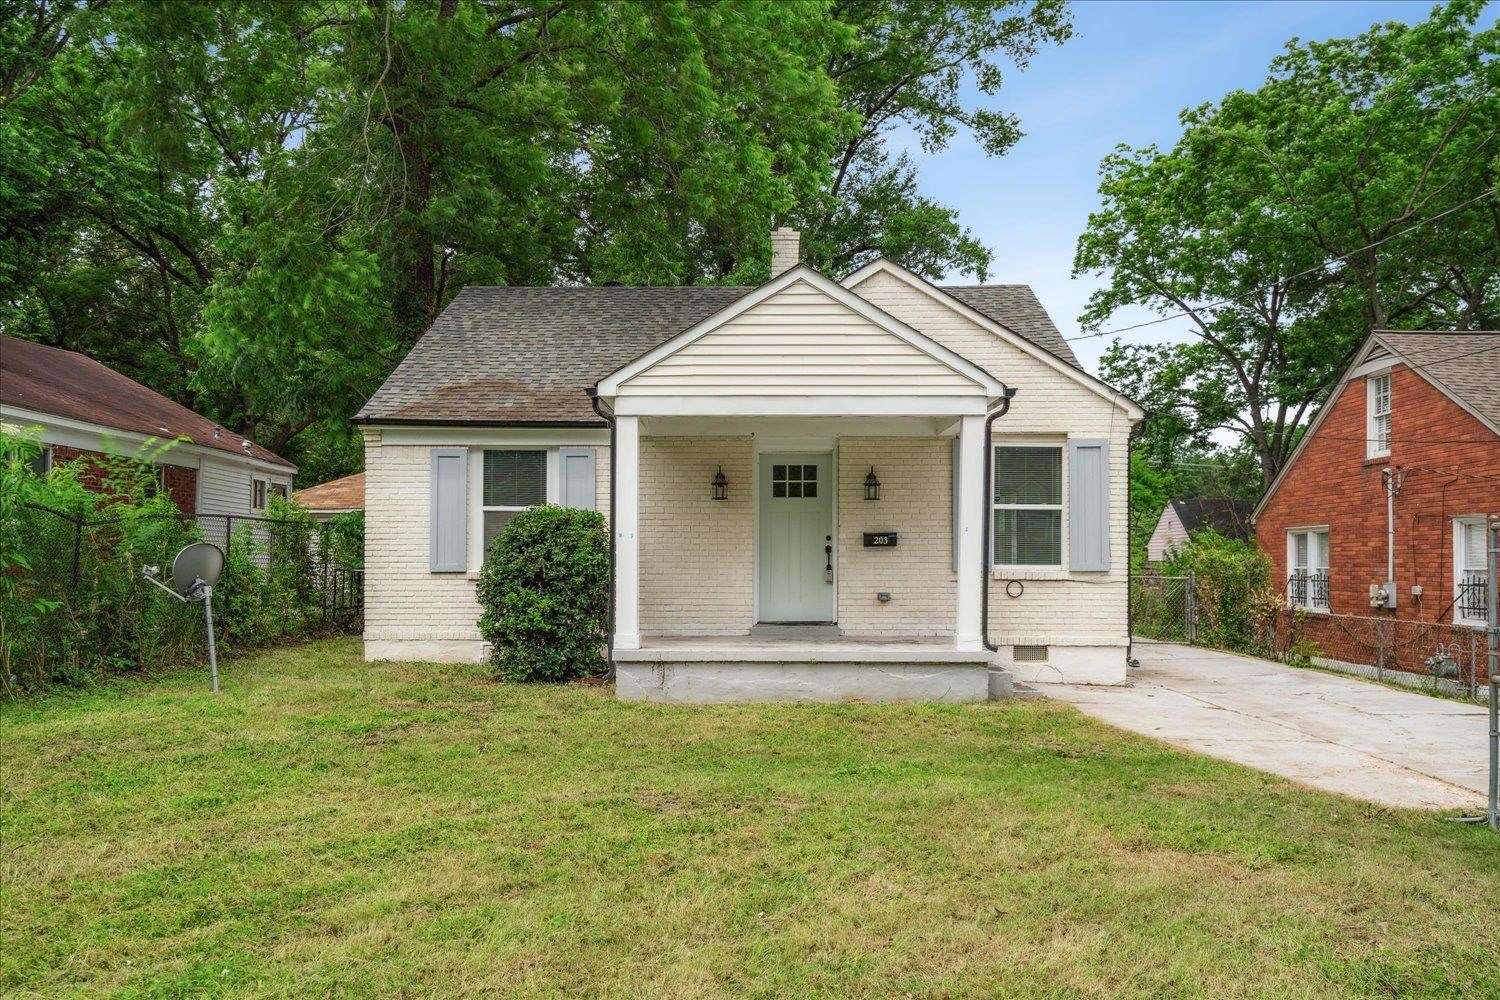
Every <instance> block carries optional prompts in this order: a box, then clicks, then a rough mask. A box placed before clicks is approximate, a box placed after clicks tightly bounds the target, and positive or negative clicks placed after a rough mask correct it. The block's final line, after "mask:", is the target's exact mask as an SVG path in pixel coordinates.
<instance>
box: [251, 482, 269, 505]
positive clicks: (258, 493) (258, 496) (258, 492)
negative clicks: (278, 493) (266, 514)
mask: <svg viewBox="0 0 1500 1000" xmlns="http://www.w3.org/2000/svg"><path fill="white" fill-rule="evenodd" d="M257 500H258V501H259V504H257V503H256V501H257ZM270 502H271V484H270V482H269V481H268V480H266V479H263V478H261V477H260V476H251V477H250V510H251V511H252V512H255V511H263V510H265V509H266V505H267V504H269V503H270Z"/></svg>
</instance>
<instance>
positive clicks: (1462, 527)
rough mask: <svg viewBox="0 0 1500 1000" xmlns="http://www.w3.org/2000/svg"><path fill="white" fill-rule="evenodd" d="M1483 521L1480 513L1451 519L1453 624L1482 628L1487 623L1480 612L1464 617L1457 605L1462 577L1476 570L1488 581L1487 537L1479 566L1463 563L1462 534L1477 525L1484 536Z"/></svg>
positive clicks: (1481, 535)
mask: <svg viewBox="0 0 1500 1000" xmlns="http://www.w3.org/2000/svg"><path fill="white" fill-rule="evenodd" d="M1485 523H1486V522H1485V518H1484V517H1483V516H1482V515H1466V516H1463V517H1455V518H1454V519H1453V624H1455V625H1472V626H1474V627H1476V628H1484V627H1485V626H1487V625H1488V624H1489V622H1487V621H1486V620H1485V616H1484V615H1482V614H1481V615H1480V616H1479V617H1478V618H1468V617H1465V616H1464V615H1463V614H1462V613H1461V610H1460V608H1459V606H1458V588H1459V587H1460V586H1461V585H1462V584H1463V578H1464V577H1465V576H1466V575H1469V574H1472V573H1476V572H1477V573H1479V574H1480V575H1481V576H1484V577H1485V578H1486V581H1485V582H1486V583H1488V577H1489V558H1488V552H1487V551H1486V550H1487V549H1488V548H1489V539H1488V538H1485V539H1484V542H1485V544H1484V547H1483V548H1482V549H1481V551H1482V552H1485V556H1484V558H1483V559H1482V560H1481V562H1480V565H1479V568H1478V569H1477V570H1476V569H1473V568H1469V567H1466V566H1465V565H1464V557H1465V551H1464V548H1465V546H1464V535H1465V534H1466V533H1467V530H1468V528H1469V527H1471V526H1475V525H1477V526H1478V527H1479V530H1480V537H1481V538H1484V534H1483V533H1484V528H1485Z"/></svg>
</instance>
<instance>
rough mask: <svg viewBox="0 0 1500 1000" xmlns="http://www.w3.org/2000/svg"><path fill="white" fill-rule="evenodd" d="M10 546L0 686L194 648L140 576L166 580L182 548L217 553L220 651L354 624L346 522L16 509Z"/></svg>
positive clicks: (356, 527)
mask: <svg viewBox="0 0 1500 1000" xmlns="http://www.w3.org/2000/svg"><path fill="white" fill-rule="evenodd" d="M11 517H12V520H13V522H14V527H15V528H16V529H17V530H16V531H15V532H14V534H13V535H12V536H11V537H12V538H14V539H15V540H16V549H17V551H16V552H14V553H12V554H11V555H12V557H13V558H11V559H9V560H8V563H9V564H10V565H9V568H8V569H7V570H6V576H5V579H4V580H3V581H0V583H3V584H4V586H3V587H0V689H3V690H16V689H18V688H35V687H40V686H43V685H47V684H51V683H57V682H63V683H67V682H71V681H74V680H77V679H81V678H83V677H85V676H88V675H90V674H97V673H99V672H102V671H110V670H130V669H142V668H146V667H151V666H156V665H161V664H168V663H173V662H184V661H187V660H190V659H191V658H192V657H193V656H195V655H196V654H195V652H194V651H195V650H196V649H197V644H198V643H199V642H200V641H201V636H200V634H199V633H200V632H201V621H200V620H199V618H198V616H196V615H194V613H193V609H188V608H185V607H184V606H182V605H178V604H176V603H175V602H172V601H164V600H161V599H160V595H159V594H157V593H155V592H154V591H153V590H152V588H150V587H148V586H145V585H143V582H142V580H141V570H142V567H144V566H148V565H151V566H157V567H159V568H160V571H161V573H162V574H163V575H164V576H165V575H168V574H170V571H171V563H172V558H173V556H174V555H175V554H176V552H177V551H178V550H179V549H180V548H181V547H182V546H183V545H185V544H187V543H189V542H193V541H206V542H212V543H213V544H215V545H217V546H219V547H220V548H221V549H223V550H224V552H225V567H224V573H223V576H222V577H221V578H220V581H219V584H218V585H217V586H216V587H215V588H214V589H215V601H214V603H215V607H214V612H215V614H214V617H215V620H216V623H217V624H219V626H220V630H219V631H220V635H221V637H223V638H224V639H225V640H226V642H227V644H228V645H230V646H234V645H240V646H255V645H261V644H265V643H268V642H275V641H279V640H286V639H293V638H300V637H304V636H310V635H317V634H332V633H342V632H350V631H358V630H359V629H360V628H361V627H362V626H363V613H364V541H363V530H362V525H361V524H359V523H358V522H357V521H352V522H351V521H338V520H333V521H327V522H319V521H314V520H312V519H311V518H308V517H305V516H304V517H302V518H298V519H281V518H274V517H251V516H240V515H223V514H202V515H180V514H175V513H164V512H162V511H160V510H141V509H126V510H124V511H123V512H121V513H119V514H117V515H113V516H105V517H101V516H98V515H97V514H93V515H81V514H72V513H68V512H66V511H63V510H58V509H55V508H52V507H48V506H45V505H42V504H38V503H29V502H28V503H21V504H18V505H16V507H15V508H14V509H13V511H12V514H11Z"/></svg>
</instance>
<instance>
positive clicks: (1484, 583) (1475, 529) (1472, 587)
mask: <svg viewBox="0 0 1500 1000" xmlns="http://www.w3.org/2000/svg"><path fill="white" fill-rule="evenodd" d="M1485 541H1486V539H1485V537H1484V518H1482V517H1460V518H1455V519H1454V521H1453V587H1454V602H1453V620H1454V621H1456V622H1467V623H1469V624H1474V625H1483V624H1486V623H1487V621H1488V612H1487V611H1486V609H1485V603H1486V602H1487V601H1488V600H1489V596H1488V593H1489V562H1488V554H1487V553H1486V552H1485Z"/></svg>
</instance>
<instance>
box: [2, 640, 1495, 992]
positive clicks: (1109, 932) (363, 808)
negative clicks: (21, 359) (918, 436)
mask: <svg viewBox="0 0 1500 1000" xmlns="http://www.w3.org/2000/svg"><path fill="white" fill-rule="evenodd" d="M224 677H225V690H224V693H223V694H222V695H220V696H219V697H217V698H214V697H213V696H211V695H209V694H208V692H207V686H208V679H207V675H206V672H205V673H198V672H193V673H178V674H172V675H168V676H163V677H159V678H155V679H151V680H144V681H143V680H132V681H124V682H120V683H118V684H115V685H113V686H111V687H109V688H107V689H104V690H100V691H95V692H90V693H85V694H77V695H62V696H57V697H53V698H49V699H46V700H42V701H37V702H32V703H26V704H21V705H14V704H13V705H7V706H5V707H4V708H3V721H0V739H3V743H0V755H3V776H0V777H3V795H4V798H3V807H4V814H3V825H0V841H3V866H4V867H3V888H0V892H3V896H0V905H3V914H0V921H3V922H0V933H3V942H0V945H3V947H0V972H3V975H0V989H3V991H4V992H5V993H6V994H7V995H9V996H27V995H32V994H48V995H55V994H67V993H76V994H90V995H93V994H99V993H110V992H118V993H124V994H129V995H141V996H178V995H183V994H193V995H198V994H211V995H230V996H249V995H257V996H258V995H266V994H273V995H274V994H283V995H284V994H298V995H302V994H320V995H321V994H334V995H339V996H418V995H453V994H460V993H471V994H472V993H500V992H503V993H510V992H515V993H523V994H562V993H584V994H601V993H609V994H627V995H649V996H659V995H665V996H691V995H700V994H712V993H733V994H753V995H767V996H785V995H808V994H837V995H856V996H858V995H869V996H874V995H891V994H914V995H919V996H932V995H938V996H966V995H975V996H992V995H996V994H1007V995H1015V994H1027V995H1046V996H1059V997H1063V996H1097V995H1104V994H1110V995H1117V994H1136V995H1142V996H1163V995H1181V996H1188V995H1209V996H1216V997H1222V996H1250V995H1254V996H1264V995H1289V996H1308V997H1328V996H1367V995H1378V996H1394V995H1403V996H1406V995H1432V996H1439V995H1442V996H1451V995H1458V994H1467V995H1470V996H1476V997H1477V996H1496V995H1500V957H1497V956H1500V924H1497V921H1496V914H1497V913H1500V838H1497V837H1496V836H1495V835H1494V834H1492V833H1491V832H1489V831H1488V830H1486V829H1479V828H1475V827H1466V826H1459V825H1455V824H1452V823H1447V822H1444V821H1443V820H1442V819H1441V818H1440V817H1438V816H1434V815H1424V814H1417V813H1401V812H1392V811H1388V810H1382V809H1378V808H1375V807H1368V806H1364V805H1360V804H1358V803H1355V802H1352V801H1349V800H1345V799H1340V798H1336V797H1333V796H1329V795H1324V794H1321V793H1317V792H1311V791H1306V790H1303V789H1300V788H1297V787H1295V786H1293V785H1290V784H1288V783H1286V782H1285V781H1282V780H1280V779H1277V778H1272V777H1269V776H1266V775H1262V774H1259V773H1256V772H1253V771H1249V770H1245V769H1243V768H1239V767H1236V766H1233V765H1230V764H1225V763H1221V762H1218V761H1215V760H1211V759H1209V758H1205V757H1194V756H1189V755H1187V754H1184V753H1181V752H1179V751H1176V750H1172V749H1169V748H1167V747H1166V746H1163V745H1160V744H1156V743H1153V742H1151V741H1150V740H1146V739H1142V738H1138V737H1134V736H1130V735H1127V734H1124V733H1121V732H1117V731H1115V730H1112V729H1109V728H1106V727H1104V726H1102V725H1099V724H1097V723H1094V722H1091V721H1089V720H1088V719H1085V718H1084V717H1083V716H1081V715H1079V714H1078V713H1076V712H1075V711H1073V710H1072V709H1071V708H1068V707H1065V706H1062V705H1058V704H1053V703H1048V702H1037V701H1027V702H1019V703H1011V704H1002V705H996V704H990V705H972V706H946V707H938V706H927V705H903V706H890V705H886V706H882V705H841V706H811V705H751V706H725V707H712V708H701V707H664V706H647V705H625V704H620V703H618V702H616V701H614V700H613V697H612V692H611V691H610V690H608V689H603V688H586V687H576V686H574V687H564V688H557V687H550V688H547V687H534V688H533V687H511V686H505V685H500V684H497V683H494V682H491V681H489V680H488V679H487V678H486V677H485V674H484V673H483V671H482V670H481V669H480V668H478V667H468V666H430V665H429V666H421V665H411V664H404V665H374V666H369V665H366V664H364V663H363V662H361V660H360V658H359V647H358V645H357V644H356V643H354V642H348V641H343V642H332V643H320V644H315V645H309V646H303V647H298V648H292V649H283V650H275V651H272V652H268V653H264V654H261V655H256V656H250V657H246V658H242V659H237V660H233V661H231V662H229V663H228V664H227V665H226V666H225V667H224Z"/></svg>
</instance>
